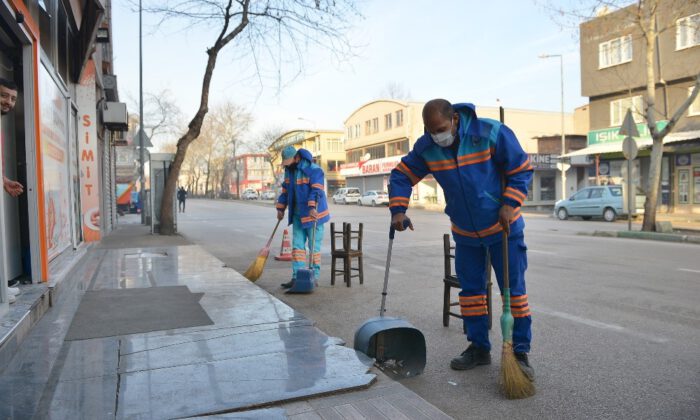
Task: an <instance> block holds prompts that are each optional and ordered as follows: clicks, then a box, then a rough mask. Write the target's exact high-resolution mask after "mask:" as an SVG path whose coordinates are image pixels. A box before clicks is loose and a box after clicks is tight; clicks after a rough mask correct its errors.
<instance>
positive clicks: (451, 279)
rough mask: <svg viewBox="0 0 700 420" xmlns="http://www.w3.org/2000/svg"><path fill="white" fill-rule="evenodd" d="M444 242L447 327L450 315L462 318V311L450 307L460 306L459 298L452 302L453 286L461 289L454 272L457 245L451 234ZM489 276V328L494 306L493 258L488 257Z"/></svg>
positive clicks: (444, 298) (487, 268)
mask: <svg viewBox="0 0 700 420" xmlns="http://www.w3.org/2000/svg"><path fill="white" fill-rule="evenodd" d="M442 243H443V255H444V261H445V277H444V278H443V279H442V281H443V283H444V284H445V290H444V294H443V301H442V325H443V326H445V327H449V326H450V317H451V316H453V317H455V318H459V319H462V314H461V313H460V312H452V311H451V310H450V308H451V307H452V306H456V307H458V308H459V300H457V301H455V302H452V296H451V291H452V288H453V287H454V288H456V289H458V290H461V288H462V287H461V286H460V284H459V280H458V279H457V274H452V261H453V260H454V259H455V252H454V251H455V246H454V245H452V242H450V235H449V234H445V235H443V237H442ZM487 261H488V263H487V267H486V270H487V273H488V274H487V276H486V307H487V309H488V314H489V329H491V325H492V321H493V320H492V313H493V311H492V308H491V286H492V282H491V260H490V259H488V258H487ZM465 332H466V331H465Z"/></svg>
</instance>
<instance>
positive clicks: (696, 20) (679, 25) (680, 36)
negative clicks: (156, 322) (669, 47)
mask: <svg viewBox="0 0 700 420" xmlns="http://www.w3.org/2000/svg"><path fill="white" fill-rule="evenodd" d="M696 45H700V13H696V14H694V15H690V16H687V17H684V18H682V19H678V20H677V21H676V50H682V49H683V48H690V47H694V46H696Z"/></svg>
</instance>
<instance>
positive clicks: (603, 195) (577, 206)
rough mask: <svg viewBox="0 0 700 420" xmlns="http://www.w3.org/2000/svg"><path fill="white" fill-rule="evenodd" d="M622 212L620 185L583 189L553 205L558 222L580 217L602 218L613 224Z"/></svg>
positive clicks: (586, 218)
mask: <svg viewBox="0 0 700 420" xmlns="http://www.w3.org/2000/svg"><path fill="white" fill-rule="evenodd" d="M623 211H624V210H623V207H622V186H620V185H607V186H600V187H587V188H583V189H581V190H579V191H577V192H576V194H574V195H572V196H571V197H569V198H568V199H566V200H559V201H557V203H556V204H555V205H554V214H555V215H556V216H557V217H558V218H559V220H566V219H567V218H569V216H581V218H583V220H590V219H591V218H592V217H602V218H603V220H605V221H606V222H614V221H615V219H616V218H617V216H618V215H621V214H623Z"/></svg>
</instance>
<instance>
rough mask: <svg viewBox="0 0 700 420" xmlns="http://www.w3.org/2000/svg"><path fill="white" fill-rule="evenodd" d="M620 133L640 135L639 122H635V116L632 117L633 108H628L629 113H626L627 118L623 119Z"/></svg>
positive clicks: (623, 134)
mask: <svg viewBox="0 0 700 420" xmlns="http://www.w3.org/2000/svg"><path fill="white" fill-rule="evenodd" d="M619 133H620V135H621V136H629V137H639V130H637V124H635V122H634V118H632V109H631V108H627V114H625V120H624V121H622V127H620V131H619Z"/></svg>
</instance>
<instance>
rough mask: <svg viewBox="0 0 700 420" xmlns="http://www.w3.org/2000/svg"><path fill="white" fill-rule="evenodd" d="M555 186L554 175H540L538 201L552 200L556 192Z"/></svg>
mask: <svg viewBox="0 0 700 420" xmlns="http://www.w3.org/2000/svg"><path fill="white" fill-rule="evenodd" d="M556 185H557V184H556V177H555V176H554V175H540V200H542V201H548V200H554V199H555V197H556V191H557V188H556Z"/></svg>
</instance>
